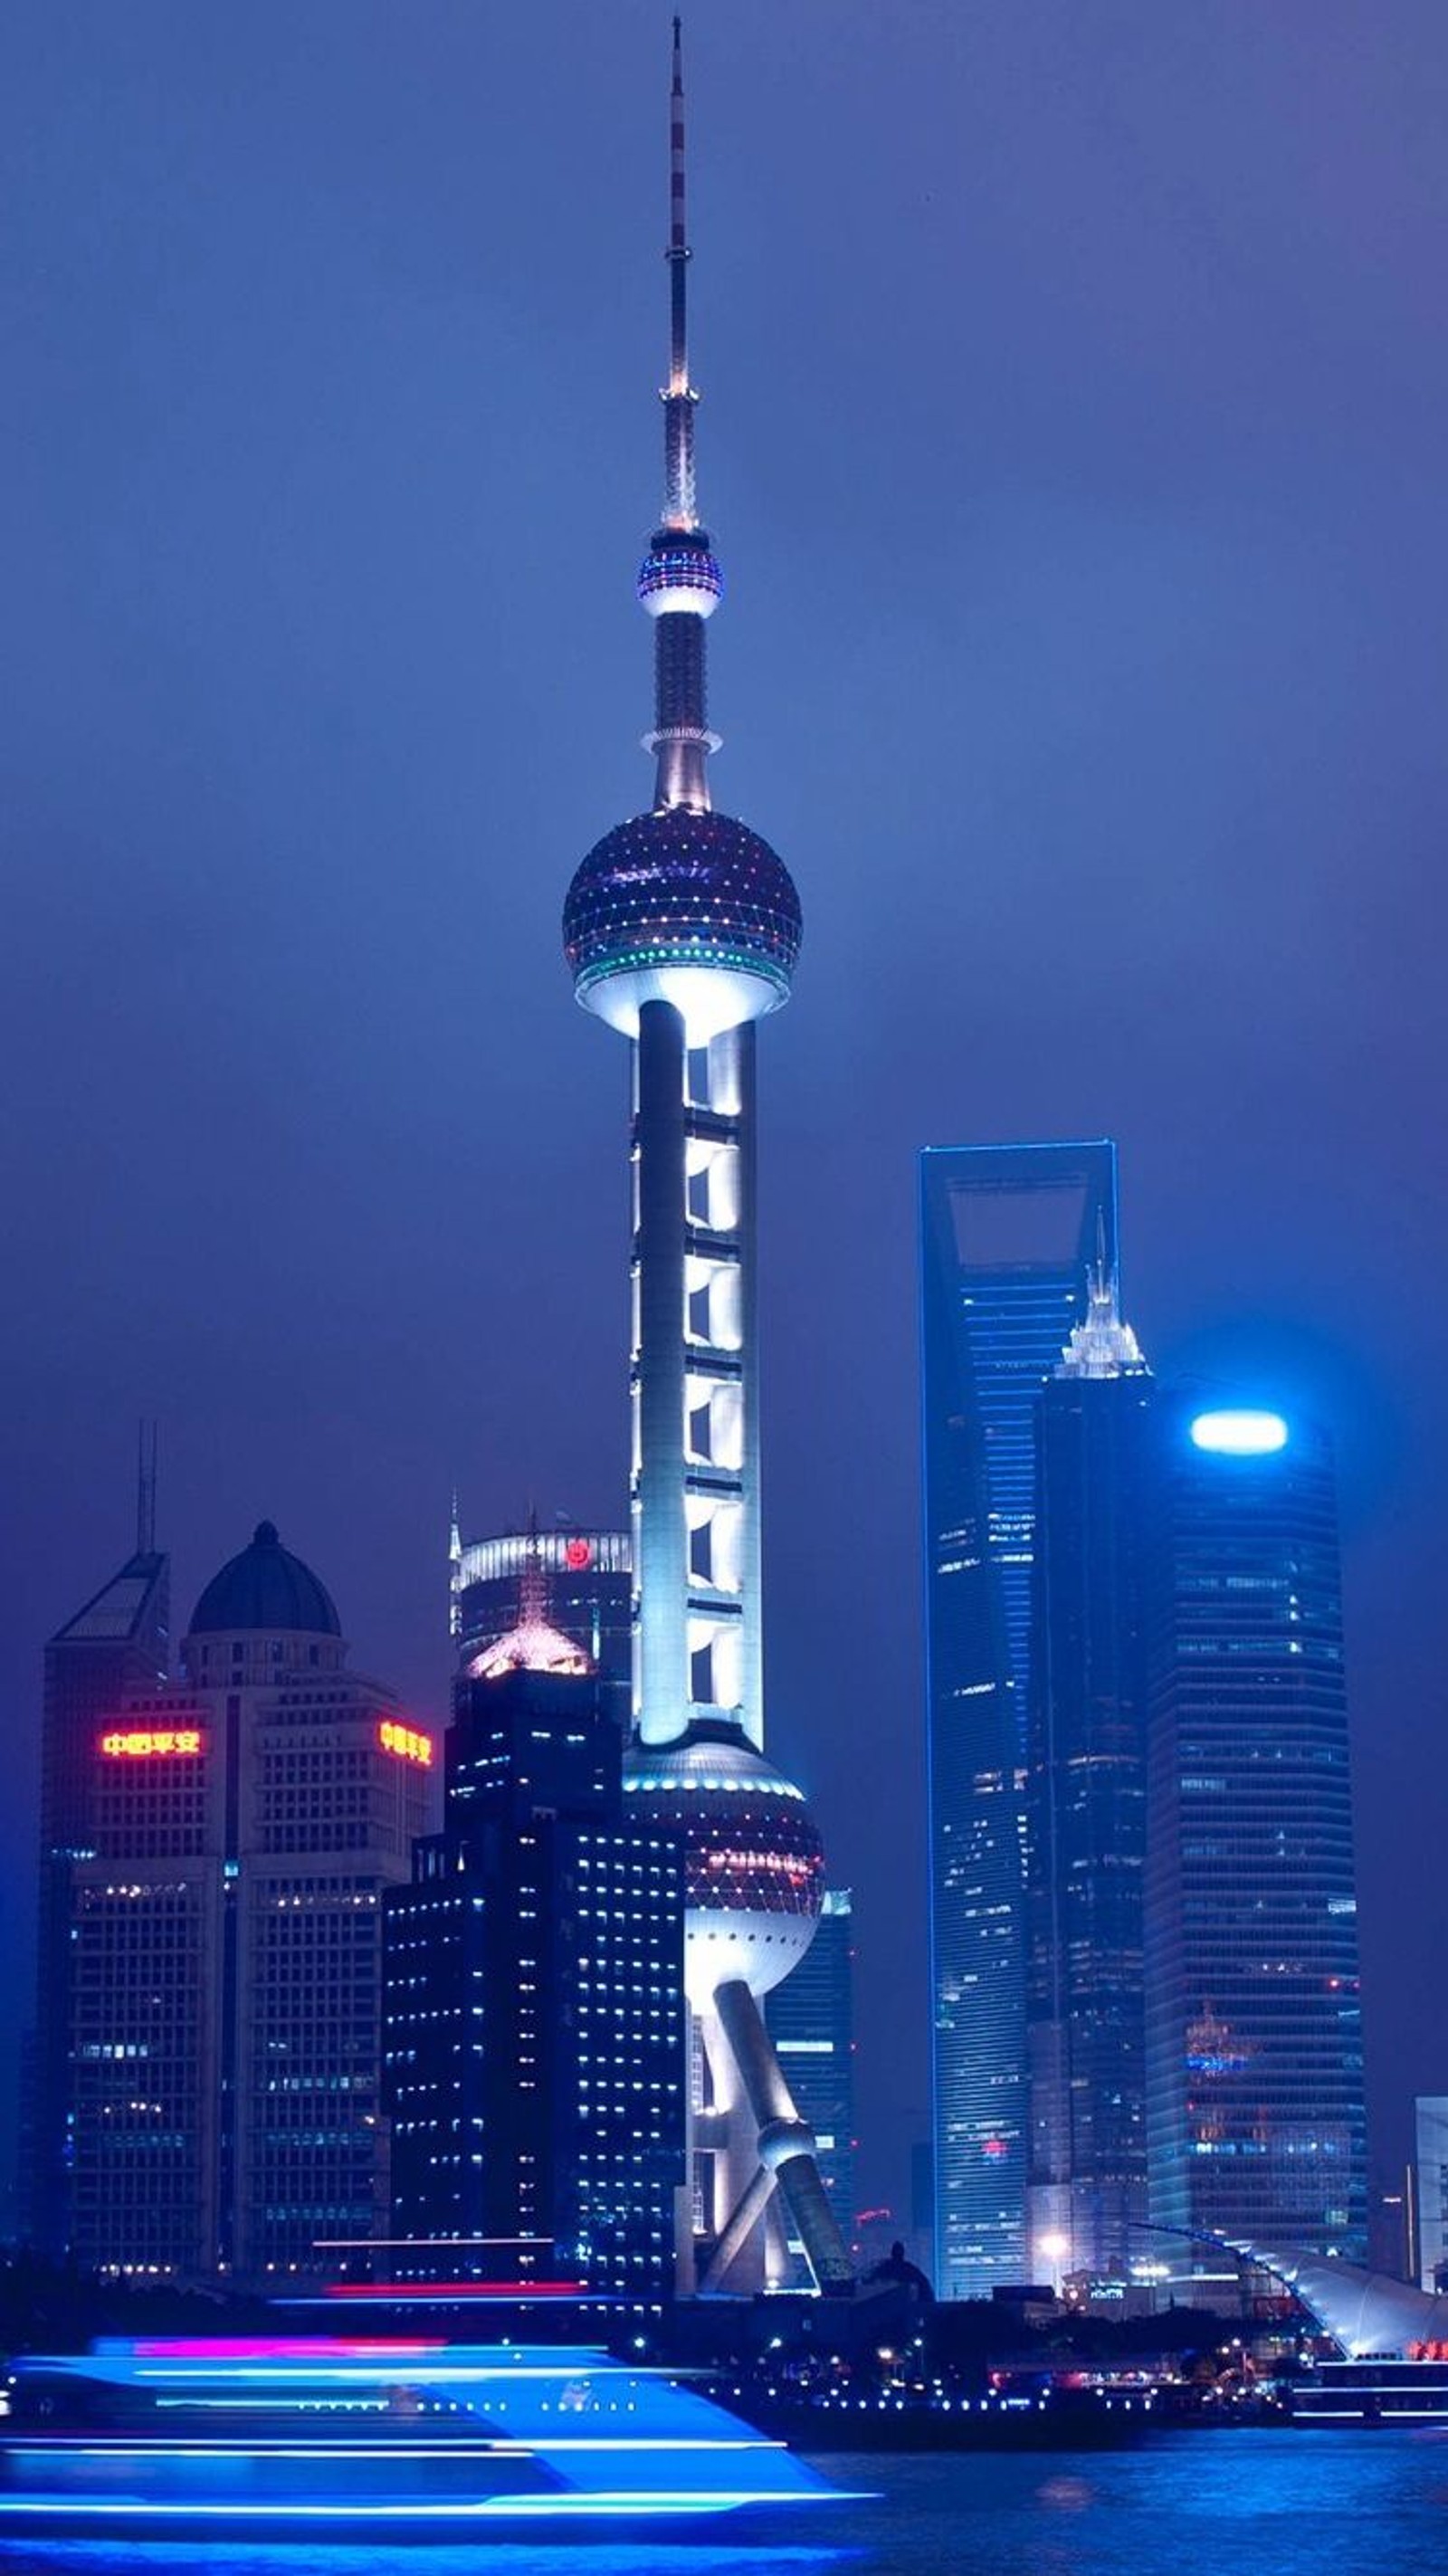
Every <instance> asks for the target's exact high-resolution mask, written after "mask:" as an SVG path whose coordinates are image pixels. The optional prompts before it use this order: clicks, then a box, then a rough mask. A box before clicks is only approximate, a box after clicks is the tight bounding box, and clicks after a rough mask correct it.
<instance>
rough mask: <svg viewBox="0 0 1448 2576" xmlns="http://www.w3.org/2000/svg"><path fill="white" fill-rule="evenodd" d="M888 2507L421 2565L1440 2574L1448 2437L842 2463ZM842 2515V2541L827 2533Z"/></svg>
mask: <svg viewBox="0 0 1448 2576" xmlns="http://www.w3.org/2000/svg"><path fill="white" fill-rule="evenodd" d="M820 2466H821V2468H822V2469H823V2470H824V2472H825V2475H826V2476H827V2477H828V2478H829V2479H830V2481H831V2483H832V2484H834V2485H836V2486H840V2487H853V2488H856V2489H867V2490H874V2491H875V2500H873V2501H851V2502H848V2503H843V2504H841V2505H839V2506H838V2507H836V2506H832V2505H822V2506H821V2507H819V2509H818V2510H819V2514H820V2522H819V2524H818V2526H812V2527H814V2528H817V2529H818V2531H819V2533H820V2541H819V2543H818V2544H817V2545H813V2546H808V2547H806V2546H802V2545H800V2543H799V2542H798V2540H797V2538H796V2537H794V2533H797V2530H798V2525H797V2524H796V2525H795V2526H794V2533H791V2534H790V2535H788V2536H777V2533H776V2530H772V2529H771V2528H770V2526H769V2525H768V2524H767V2523H765V2522H759V2523H755V2524H753V2525H748V2524H745V2523H743V2522H741V2523H739V2524H737V2525H735V2526H733V2527H729V2526H720V2527H719V2528H718V2529H717V2530H716V2532H715V2534H714V2536H713V2537H712V2538H711V2539H709V2540H703V2539H698V2540H696V2539H693V2538H690V2539H689V2540H688V2541H687V2542H682V2543H681V2542H674V2543H665V2542H657V2543H655V2542H648V2541H643V2542H638V2543H634V2542H619V2541H614V2540H600V2541H592V2540H590V2541H581V2540H574V2541H573V2542H572V2543H571V2544H570V2545H569V2546H567V2547H562V2546H560V2547H555V2548H538V2547H536V2546H534V2545H533V2544H532V2543H528V2544H522V2543H517V2542H510V2541H486V2542H484V2543H483V2544H482V2545H481V2546H480V2545H479V2543H478V2542H477V2541H474V2542H472V2543H471V2544H464V2545H448V2544H444V2545H442V2546H433V2545H431V2544H429V2545H427V2546H425V2547H419V2548H418V2549H417V2550H416V2551H412V2550H409V2551H408V2552H407V2553H406V2555H405V2558H404V2559H403V2571H404V2576H406V2571H410V2570H411V2569H412V2568H414V2567H415V2568H416V2569H417V2571H418V2576H680V2571H681V2569H682V2568H684V2567H685V2566H686V2565H687V2568H688V2570H689V2576H836V2571H838V2576H1217V2571H1222V2576H1242V2571H1244V2570H1246V2571H1250V2576H1418V2571H1419V2570H1422V2571H1423V2576H1436V2571H1438V2570H1448V2440H1445V2439H1444V2438H1442V2437H1439V2436H1435V2435H1432V2434H1419V2435H1414V2434H1407V2433H1397V2432H1390V2433H1302V2432H1289V2431H1277V2430H1274V2431H1270V2432H1269V2431H1246V2430H1243V2431H1236V2432H1211V2433H1184V2434H1163V2435H1159V2436H1157V2437H1156V2438H1155V2439H1153V2440H1152V2441H1151V2442H1150V2443H1148V2444H1146V2445H1145V2446H1143V2448H1142V2449H1140V2450H1137V2451H1124V2452H1110V2453H1105V2454H1099V2453H1093V2454H1092V2455H1091V2456H1090V2457H1089V2458H1088V2457H1085V2456H1081V2455H1076V2456H1072V2455H1069V2454H1066V2453H1060V2454H1056V2455H1050V2456H1046V2457H1042V2456H1041V2455H1040V2454H1039V2453H1037V2454H1035V2455H1021V2456H1016V2457H1012V2456H1010V2455H1006V2454H1001V2453H990V2452H977V2453H964V2454H960V2453H957V2454H955V2455H954V2456H937V2457H933V2458H911V2459H889V2458H883V2457H881V2456H879V2455H878V2454H872V2455H871V2456H870V2457H868V2458H861V2459H843V2458H830V2459H826V2460H822V2461H821V2462H820ZM826 2523H827V2524H828V2542H827V2543H826V2542H825V2540H824V2531H825V2525H826ZM278 2571H282V2576H399V2565H398V2552H397V2550H396V2548H395V2547H392V2548H387V2549H383V2548H377V2549H366V2548H354V2547H338V2548H321V2549H319V2548H317V2547H315V2546H314V2545H313V2544H312V2543H310V2542H302V2543H299V2544H297V2545H295V2546H292V2547H286V2546H282V2547H271V2548H247V2547H244V2546H238V2547H223V2548H214V2547H213V2548H207V2547H204V2546H201V2545H198V2546H196V2547H192V2546H190V2545H189V2544H188V2543H186V2542H184V2541H166V2542H160V2543H154V2544H151V2543H145V2542H140V2543H137V2542H134V2541H128V2542H126V2543H125V2544H123V2545H122V2544H118V2545H116V2546H114V2547H112V2548H108V2547H107V2546H106V2545H105V2544H104V2543H103V2542H89V2541H86V2542H79V2541H77V2542H65V2543H60V2544H57V2545H55V2546H53V2547H45V2548H39V2547H37V2546H36V2545H35V2544H34V2543H33V2542H29V2541H27V2542H24V2543H21V2542H14V2543H9V2544H0V2576H278Z"/></svg>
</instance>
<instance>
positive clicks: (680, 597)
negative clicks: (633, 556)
mask: <svg viewBox="0 0 1448 2576" xmlns="http://www.w3.org/2000/svg"><path fill="white" fill-rule="evenodd" d="M638 595H639V601H640V604H641V606H642V607H644V608H646V609H647V611H648V613H649V615H650V617H676V616H687V617H712V616H713V614H714V611H715V609H716V608H717V607H718V605H719V602H720V600H721V599H722V598H723V596H724V575H723V573H722V572H721V571H720V569H719V564H718V560H717V558H716V557H715V556H714V555H713V554H712V553H711V551H710V547H709V540H708V538H707V537H706V535H705V534H704V531H703V529H702V528H659V529H657V530H656V531H655V533H654V535H653V537H652V538H651V539H650V541H649V550H648V553H647V554H646V555H645V557H644V559H643V562H642V563H641V564H640V566H639V577H638Z"/></svg>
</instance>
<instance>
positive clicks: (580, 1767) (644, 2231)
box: [383, 1623, 686, 2304]
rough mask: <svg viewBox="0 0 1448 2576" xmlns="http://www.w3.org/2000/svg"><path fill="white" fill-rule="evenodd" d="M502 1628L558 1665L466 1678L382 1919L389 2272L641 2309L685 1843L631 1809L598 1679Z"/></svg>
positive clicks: (662, 2162)
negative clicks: (417, 1835) (415, 1834)
mask: <svg viewBox="0 0 1448 2576" xmlns="http://www.w3.org/2000/svg"><path fill="white" fill-rule="evenodd" d="M518 1633H519V1635H520V1636H522V1637H525V1638H526V1639H527V1641H528V1646H529V1647H530V1648H531V1650H532V1651H533V1652H535V1653H539V1652H540V1651H545V1652H547V1653H548V1656H549V1662H550V1664H551V1665H552V1667H553V1668H551V1669H538V1668H532V1669H530V1668H529V1667H528V1666H527V1665H526V1664H523V1663H521V1662H518V1661H510V1660H509V1658H508V1657H507V1656H506V1655H500V1656H499V1657H498V1661H497V1671H496V1676H495V1677H492V1678H489V1677H481V1678H479V1677H470V1676H468V1675H463V1676H462V1677H460V1679H459V1680H458V1682H457V1684H456V1687H455V1692H454V1703H453V1722H452V1725H451V1727H450V1728H449V1729H448V1734H447V1753H446V1766H447V1767H446V1809H445V1821H444V1827H443V1831H442V1832H441V1833H440V1834H437V1835H434V1836H432V1837H430V1838H428V1839H426V1840H424V1841H423V1842H421V1843H419V1844H418V1846H417V1850H416V1855H415V1861H414V1874H413V1884H412V1885H411V1886H410V1887H408V1888H406V1889H401V1890H398V1891H397V1892H396V1894H395V1895H394V1896H393V1898H392V1900H391V1902H390V1903H389V1905H388V1907H387V1910H386V1913H385V1916H384V1926H383V1980H384V1986H383V1992H384V2006H383V2010H384V2043H383V2044H384V2071H385V2085H386V2099H387V2104H388V2111H389V2117H390V2120H391V2124H392V2223H391V2228H390V2231H389V2232H390V2235H391V2237H392V2238H393V2239H394V2240H395V2241H394V2243H393V2245H392V2246H391V2248H390V2257H389V2264H388V2268H389V2269H390V2271H391V2274H392V2276H393V2278H394V2279H396V2280H397V2281H399V2282H403V2281H422V2282H428V2281H431V2282H439V2281H448V2282H461V2283H472V2284H479V2285H481V2284H485V2283H486V2284H491V2285H493V2286H495V2287H498V2288H500V2289H502V2288H507V2287H510V2286H512V2287H518V2288H524V2289H526V2288H530V2287H537V2286H538V2285H540V2284H545V2285H546V2284H559V2283H570V2284H574V2285H576V2286H577V2287H578V2288H579V2289H581V2290H588V2291H606V2292H610V2293H615V2294H617V2295H619V2296H622V2297H626V2298H628V2299H630V2300H632V2301H641V2302H644V2303H648V2304H656V2303H657V2302H659V2301H660V2300H662V2299H663V2298H665V2297H666V2296H667V2295H668V2294H669V2291H670V2289H671V2287H672V2271H673V2245H674V2220H675V2194H676V2192H677V2191H678V2188H679V2186H680V2185H681V2184H682V2182H683V2179H684V2132H685V2099H684V2083H685V2073H686V2057H685V2048H684V2000H683V1966H684V1878H683V1862H682V1856H681V1853H680V1850H679V1847H678V1845H677V1843H676V1842H675V1840H674V1839H673V1838H671V1836H670V1835H669V1833H668V1832H667V1831H666V1830H665V1829H664V1828H663V1827H662V1826H660V1825H659V1824H658V1823H657V1822H655V1821H653V1820H651V1819H649V1818H647V1817H646V1816H644V1815H643V1814H641V1813H639V1812H637V1811H636V1810H634V1809H633V1808H632V1807H629V1808H626V1807H625V1804H624V1799H623V1787H622V1761H623V1743H622V1738H621V1736H620V1733H619V1728H618V1725H617V1722H616V1718H615V1715H614V1712H613V1709H612V1706H611V1694H610V1691H609V1687H608V1685H607V1683H606V1682H605V1681H604V1680H603V1679H602V1678H601V1677H600V1676H599V1675H597V1674H595V1673H593V1672H591V1671H589V1670H588V1668H587V1660H586V1658H584V1657H583V1656H582V1655H581V1654H580V1653H579V1651H578V1650H577V1649H576V1648H575V1649H574V1650H573V1662H572V1665H571V1668H569V1667H567V1666H566V1665H565V1667H564V1668H562V1669H560V1668H559V1665H560V1663H562V1661H563V1659H562V1658H561V1657H560V1656H559V1654H558V1653H557V1651H556V1649H557V1648H558V1647H560V1646H562V1645H563V1644H564V1643H566V1641H564V1640H562V1639H560V1638H554V1639H553V1643H552V1647H550V1646H549V1644H548V1640H549V1638H550V1635H551V1633H552V1632H549V1631H547V1630H546V1629H545V1630H540V1629H539V1628H538V1627H537V1626H536V1624H532V1623H530V1625H529V1626H528V1627H527V1628H526V1629H525V1630H522V1631H520V1632H518ZM540 1641H541V1642H540ZM406 2240H410V2241H406Z"/></svg>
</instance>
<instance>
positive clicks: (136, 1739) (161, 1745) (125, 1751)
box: [101, 1726, 203, 1762]
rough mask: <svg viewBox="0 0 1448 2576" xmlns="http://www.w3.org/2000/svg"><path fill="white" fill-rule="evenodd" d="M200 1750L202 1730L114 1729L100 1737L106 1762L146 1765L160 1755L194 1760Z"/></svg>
mask: <svg viewBox="0 0 1448 2576" xmlns="http://www.w3.org/2000/svg"><path fill="white" fill-rule="evenodd" d="M202 1749H203V1746H202V1738H201V1730H200V1728H199V1727H197V1726H133V1727H116V1728H113V1729H112V1730H111V1731H110V1732H109V1733H108V1734H105V1735H103V1736H102V1737H101V1751H102V1753H103V1754H105V1756H106V1758H107V1760H109V1761H115V1760H118V1759H130V1760H135V1761H143V1762H144V1761H148V1760H151V1759H154V1757H155V1756H156V1755H157V1754H159V1755H161V1756H162V1757H163V1759H166V1760H170V1759H172V1758H174V1756H175V1755H177V1754H185V1755H188V1756H194V1755H196V1754H198V1753H200V1752H201V1751H202Z"/></svg>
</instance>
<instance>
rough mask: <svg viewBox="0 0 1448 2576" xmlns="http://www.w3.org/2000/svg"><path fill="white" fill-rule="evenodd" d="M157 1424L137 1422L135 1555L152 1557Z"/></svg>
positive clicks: (154, 1519)
mask: <svg viewBox="0 0 1448 2576" xmlns="http://www.w3.org/2000/svg"><path fill="white" fill-rule="evenodd" d="M159 1438H160V1424H159V1423H157V1422H146V1421H145V1420H144V1419H143V1420H142V1421H140V1422H138V1423H137V1425H136V1554H137V1555H138V1556H154V1554H155V1552H156V1451H157V1446H158V1442H159Z"/></svg>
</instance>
